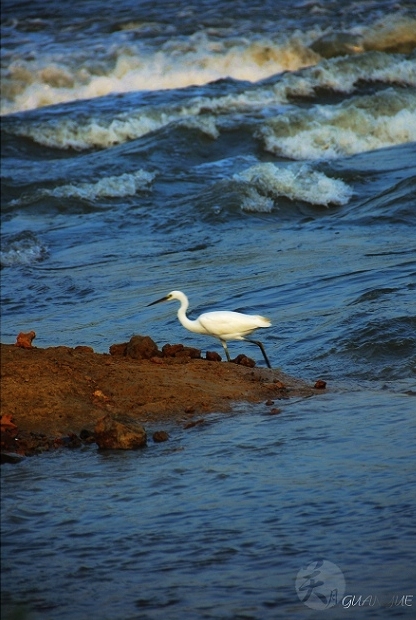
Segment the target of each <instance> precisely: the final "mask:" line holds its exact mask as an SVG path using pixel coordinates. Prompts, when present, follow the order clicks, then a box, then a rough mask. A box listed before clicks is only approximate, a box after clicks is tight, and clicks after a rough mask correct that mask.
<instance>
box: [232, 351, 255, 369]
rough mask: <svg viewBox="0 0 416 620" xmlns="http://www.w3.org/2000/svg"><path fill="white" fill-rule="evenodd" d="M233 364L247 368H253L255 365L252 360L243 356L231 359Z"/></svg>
mask: <svg viewBox="0 0 416 620" xmlns="http://www.w3.org/2000/svg"><path fill="white" fill-rule="evenodd" d="M233 363H234V364H239V365H240V366H246V367H247V368H254V366H255V365H256V362H255V361H254V360H252V359H251V358H250V357H247V355H244V354H241V355H237V357H236V358H235V359H233Z"/></svg>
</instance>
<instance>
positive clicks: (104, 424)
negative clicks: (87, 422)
mask: <svg viewBox="0 0 416 620" xmlns="http://www.w3.org/2000/svg"><path fill="white" fill-rule="evenodd" d="M94 435H95V441H96V443H97V444H98V447H99V448H102V449H103V450H136V449H137V448H142V447H144V446H145V445H146V442H147V436H146V431H145V429H144V428H143V426H142V425H141V424H139V423H138V422H136V421H135V420H126V419H125V418H115V417H113V416H111V415H106V416H104V417H103V418H101V419H100V420H98V422H97V424H96V426H95V431H94Z"/></svg>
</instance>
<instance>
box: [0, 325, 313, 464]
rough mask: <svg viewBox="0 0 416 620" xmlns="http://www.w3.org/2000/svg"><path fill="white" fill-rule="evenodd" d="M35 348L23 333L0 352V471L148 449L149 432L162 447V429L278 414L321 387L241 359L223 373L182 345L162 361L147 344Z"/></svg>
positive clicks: (216, 362) (142, 340)
mask: <svg viewBox="0 0 416 620" xmlns="http://www.w3.org/2000/svg"><path fill="white" fill-rule="evenodd" d="M34 338H35V334H34V332H30V333H29V334H19V336H18V338H17V341H16V343H15V344H1V362H2V364H1V412H2V416H1V449H2V462H4V461H8V462H15V461H17V460H19V458H21V456H29V455H33V454H39V453H41V452H43V451H45V450H51V449H56V448H59V447H67V448H76V447H79V446H81V445H83V444H88V443H93V442H95V443H97V445H98V447H100V448H109V449H117V448H119V449H135V448H138V447H141V446H144V445H146V443H147V440H148V438H147V432H146V431H147V429H148V428H153V429H155V430H154V432H153V441H165V440H166V439H167V438H168V434H167V432H166V431H164V430H161V428H160V427H163V425H164V424H172V423H176V424H180V425H182V426H183V427H185V428H187V427H190V426H194V425H195V424H198V423H201V421H202V420H203V416H204V415H206V414H209V413H213V412H217V411H221V412H227V411H230V410H231V409H232V406H233V404H235V403H237V402H241V401H244V402H251V403H255V402H256V403H260V402H262V401H264V402H265V406H267V407H268V411H269V412H270V413H271V414H273V413H278V412H279V409H278V408H277V407H275V406H274V405H275V401H278V400H280V399H287V398H291V397H294V396H296V397H308V396H312V395H313V394H316V393H319V392H321V391H322V389H323V388H324V387H325V384H324V382H322V381H317V382H316V383H315V385H313V386H312V385H308V384H307V383H305V382H303V381H301V380H298V379H294V378H293V377H289V376H287V375H285V374H283V373H282V372H280V371H279V370H275V369H268V368H256V367H255V364H254V362H253V360H251V359H250V358H247V357H245V356H244V355H240V356H238V357H237V358H236V359H235V360H233V361H234V363H225V362H222V361H221V358H220V356H219V355H218V354H217V353H213V352H208V353H207V354H206V357H205V359H202V357H201V352H200V351H199V350H198V349H193V348H189V347H185V346H184V345H182V344H177V345H165V346H164V347H163V348H162V350H161V351H160V350H159V349H158V347H157V345H156V344H155V343H154V341H153V340H152V339H151V338H150V337H149V336H134V337H133V338H132V339H131V340H130V341H129V342H127V343H122V344H116V345H112V346H111V347H110V352H109V353H108V354H107V353H96V352H94V351H93V349H92V348H91V347H88V346H78V347H75V348H71V347H66V346H58V347H49V348H44V349H43V348H38V347H34V346H33V345H32V341H33V339H34Z"/></svg>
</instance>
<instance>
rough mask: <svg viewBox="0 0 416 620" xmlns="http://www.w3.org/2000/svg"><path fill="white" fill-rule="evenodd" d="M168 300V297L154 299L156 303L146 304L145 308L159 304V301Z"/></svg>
mask: <svg viewBox="0 0 416 620" xmlns="http://www.w3.org/2000/svg"><path fill="white" fill-rule="evenodd" d="M167 300H168V295H165V297H162V298H161V299H156V301H152V303H151V304H147V306H146V308H148V307H149V306H154V305H155V304H160V302H161V301H167Z"/></svg>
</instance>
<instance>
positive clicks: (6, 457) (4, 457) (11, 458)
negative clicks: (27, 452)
mask: <svg viewBox="0 0 416 620" xmlns="http://www.w3.org/2000/svg"><path fill="white" fill-rule="evenodd" d="M24 458H25V457H24V456H22V455H21V454H16V452H6V451H4V450H2V451H1V453H0V463H1V464H3V463H13V464H15V463H21V462H22V461H23V459H24Z"/></svg>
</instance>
